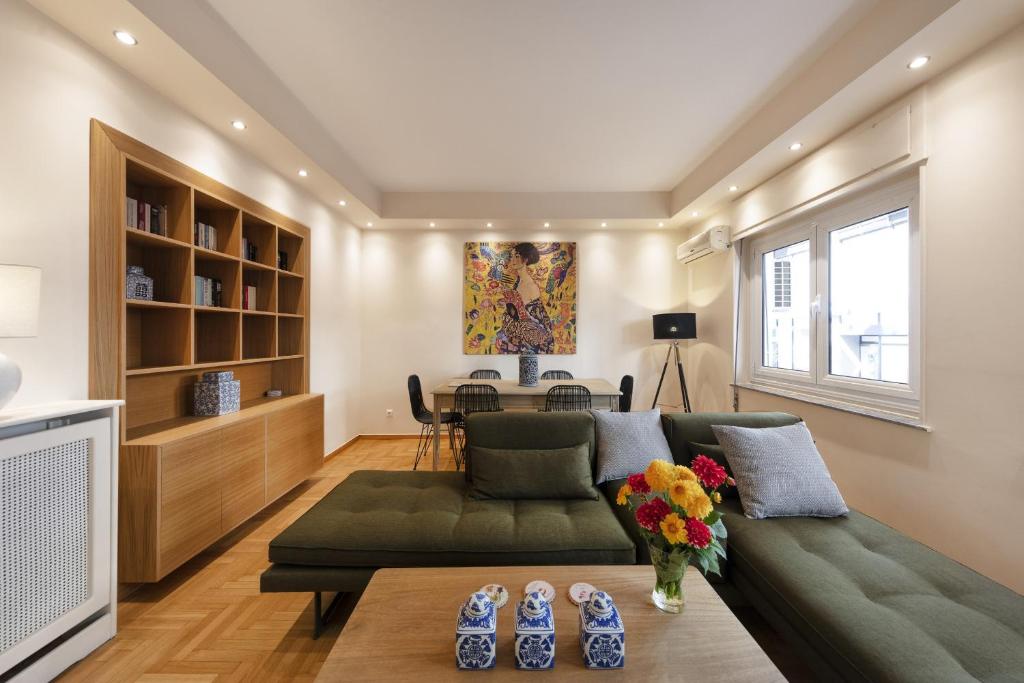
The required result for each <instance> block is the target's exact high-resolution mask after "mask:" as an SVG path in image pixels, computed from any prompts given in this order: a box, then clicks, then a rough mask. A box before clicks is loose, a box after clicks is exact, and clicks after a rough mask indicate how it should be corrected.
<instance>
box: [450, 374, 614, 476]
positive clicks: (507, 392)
mask: <svg viewBox="0 0 1024 683" xmlns="http://www.w3.org/2000/svg"><path fill="white" fill-rule="evenodd" d="M463 384H489V385H490V386H492V387H494V388H495V389H497V391H498V400H499V401H500V402H501V407H502V408H503V409H512V410H544V402H545V399H546V398H547V394H548V389H550V388H551V387H553V386H555V385H557V384H571V385H576V386H581V387H586V388H587V389H588V390H589V391H590V401H591V406H592V407H593V408H594V409H595V410H615V409H617V408H618V407H619V396H621V395H622V392H621V391H619V388H618V387H616V386H614V385H613V384H612V383H611V382H609V381H607V380H603V379H542V380H539V381H538V382H537V384H536V385H534V386H523V385H521V384H519V382H517V381H516V380H511V379H468V378H466V377H453V378H452V379H449V380H446V381H444V382H441V383H440V384H438V385H437V386H436V387H434V389H433V390H432V391H431V392H430V393H431V394H432V395H433V398H434V434H435V437H436V435H439V434H440V433H441V414H442V413H444V412H450V411H452V410H453V409H454V408H455V390H456V389H457V388H458V387H459V386H460V385H463ZM433 441H434V452H433V468H434V471H437V470H438V468H439V467H440V466H441V440H440V439H439V438H434V440H433Z"/></svg>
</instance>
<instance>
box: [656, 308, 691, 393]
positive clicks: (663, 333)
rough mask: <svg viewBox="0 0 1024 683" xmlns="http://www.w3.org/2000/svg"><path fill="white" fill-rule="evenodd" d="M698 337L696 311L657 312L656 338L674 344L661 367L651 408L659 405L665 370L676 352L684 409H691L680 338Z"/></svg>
mask: <svg viewBox="0 0 1024 683" xmlns="http://www.w3.org/2000/svg"><path fill="white" fill-rule="evenodd" d="M696 338H697V314H696V313H656V314H655V315H654V339H655V340H656V341H671V342H672V345H671V346H670V347H669V348H668V353H667V354H665V365H664V366H663V367H662V368H661V377H660V378H659V379H658V390H657V391H655V392H654V402H653V403H651V410H654V409H655V408H657V407H658V395H659V394H661V385H662V384H663V383H664V381H665V371H666V370H668V361H669V359H670V358H671V357H672V354H675V357H676V370H678V371H679V388H680V390H681V391H682V394H683V410H685V411H686V412H688V413H689V412H691V411H690V394H689V392H687V391H686V375H685V374H684V373H683V361H682V360H681V359H680V358H679V340H680V339H696Z"/></svg>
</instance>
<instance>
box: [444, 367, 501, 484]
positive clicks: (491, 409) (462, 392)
mask: <svg viewBox="0 0 1024 683" xmlns="http://www.w3.org/2000/svg"><path fill="white" fill-rule="evenodd" d="M501 410H502V408H501V400H500V398H499V396H498V390H497V389H495V388H494V387H492V386H491V385H490V384H460V385H459V386H457V387H455V421H454V423H453V424H454V427H455V440H454V444H455V469H459V468H460V467H462V463H463V462H465V452H466V418H468V417H469V416H470V415H472V414H473V413H497V412H501Z"/></svg>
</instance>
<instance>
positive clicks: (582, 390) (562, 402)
mask: <svg viewBox="0 0 1024 683" xmlns="http://www.w3.org/2000/svg"><path fill="white" fill-rule="evenodd" d="M590 407H591V400H590V389H587V388H586V387H584V386H580V385H578V384H556V385H555V386H553V387H551V388H550V389H548V394H547V397H546V398H545V399H544V412H546V413H551V412H555V411H559V410H590Z"/></svg>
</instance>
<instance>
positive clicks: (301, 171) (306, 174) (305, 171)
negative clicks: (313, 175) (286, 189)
mask: <svg viewBox="0 0 1024 683" xmlns="http://www.w3.org/2000/svg"><path fill="white" fill-rule="evenodd" d="M308 175H309V171H307V170H306V169H304V168H300V169H299V177H301V178H305V177H306V176H308Z"/></svg>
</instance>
